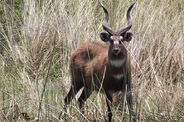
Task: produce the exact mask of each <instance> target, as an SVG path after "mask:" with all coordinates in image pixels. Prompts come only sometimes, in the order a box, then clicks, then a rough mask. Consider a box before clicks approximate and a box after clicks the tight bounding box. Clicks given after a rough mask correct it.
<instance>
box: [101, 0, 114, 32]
mask: <svg viewBox="0 0 184 122" xmlns="http://www.w3.org/2000/svg"><path fill="white" fill-rule="evenodd" d="M98 2H99V4H100V5H101V6H102V8H103V10H104V13H105V20H104V21H103V24H102V26H103V29H104V30H105V31H107V32H108V33H109V34H110V35H114V31H113V30H112V29H111V28H110V27H109V26H108V25H107V22H108V21H109V13H108V11H107V9H106V8H105V7H104V5H103V4H102V3H101V2H100V0H98Z"/></svg>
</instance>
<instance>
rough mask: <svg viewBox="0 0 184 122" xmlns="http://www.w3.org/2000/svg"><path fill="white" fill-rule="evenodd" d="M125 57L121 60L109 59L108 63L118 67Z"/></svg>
mask: <svg viewBox="0 0 184 122" xmlns="http://www.w3.org/2000/svg"><path fill="white" fill-rule="evenodd" d="M125 61H126V60H125V58H124V59H123V60H110V64H111V65H112V66H114V67H120V66H122V65H123V64H124V63H125Z"/></svg>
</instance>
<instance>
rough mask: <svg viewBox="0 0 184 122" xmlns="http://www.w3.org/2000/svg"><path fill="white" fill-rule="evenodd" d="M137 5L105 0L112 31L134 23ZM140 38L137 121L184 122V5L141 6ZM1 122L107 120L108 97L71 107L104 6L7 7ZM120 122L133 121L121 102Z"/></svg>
mask: <svg viewBox="0 0 184 122" xmlns="http://www.w3.org/2000/svg"><path fill="white" fill-rule="evenodd" d="M132 2H133V1H132V0H130V1H129V0H121V1H115V0H108V1H107V0H106V1H105V0H103V3H104V5H105V6H106V7H107V9H108V10H109V12H110V26H111V27H112V28H114V29H115V30H118V29H119V28H120V27H121V26H124V25H126V24H127V20H126V15H125V14H126V10H127V8H128V7H129V5H130V4H131V3H132ZM131 16H132V20H133V22H134V23H133V27H132V29H131V31H132V32H133V33H134V38H133V40H132V41H131V42H130V43H127V46H128V51H129V53H130V55H131V59H132V83H133V96H134V111H135V119H136V120H137V121H181V120H184V104H183V103H184V2H183V1H182V0H155V1H148V0H137V3H136V5H135V7H134V8H133V10H132V13H131ZM0 17H1V19H0V121H27V120H38V119H39V120H40V121H59V119H58V116H59V114H60V112H61V111H62V112H61V121H66V120H67V121H68V120H70V121H77V120H79V121H91V120H97V121H105V119H107V108H106V105H105V104H106V103H105V98H104V95H103V94H100V93H94V94H93V95H92V96H91V97H90V98H89V99H88V100H87V102H86V103H85V107H84V109H85V111H86V112H85V113H84V114H82V113H81V111H80V110H79V108H78V106H77V104H76V103H77V102H76V100H77V98H76V99H75V100H73V102H72V103H71V104H70V105H69V106H68V107H67V110H66V109H65V107H64V101H63V100H64V97H65V96H66V94H67V92H68V90H69V87H70V74H69V60H70V56H71V53H72V51H73V50H74V49H75V48H76V47H77V46H78V45H79V44H80V43H83V42H85V41H88V40H94V41H95V40H96V41H97V40H98V41H100V38H99V33H100V32H102V31H103V30H102V21H103V19H104V13H103V10H102V8H101V7H100V6H99V4H98V2H97V0H95V1H94V0H45V1H44V0H38V1H35V0H15V1H11V2H8V1H6V0H1V1H0ZM114 96H115V98H114V99H115V102H114V103H113V121H121V120H124V121H128V120H129V117H128V116H129V113H128V112H123V111H122V110H121V107H120V106H121V102H120V99H121V98H119V97H116V95H114Z"/></svg>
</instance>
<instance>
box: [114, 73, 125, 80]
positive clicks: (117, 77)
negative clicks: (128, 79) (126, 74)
mask: <svg viewBox="0 0 184 122" xmlns="http://www.w3.org/2000/svg"><path fill="white" fill-rule="evenodd" d="M113 77H114V78H115V79H117V80H121V79H122V78H123V74H116V75H113Z"/></svg>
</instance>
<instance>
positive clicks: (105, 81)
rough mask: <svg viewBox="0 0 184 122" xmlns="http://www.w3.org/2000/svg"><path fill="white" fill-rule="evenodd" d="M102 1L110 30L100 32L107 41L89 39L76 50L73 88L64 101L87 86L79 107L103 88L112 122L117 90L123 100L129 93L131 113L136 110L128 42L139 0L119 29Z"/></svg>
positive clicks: (127, 97) (72, 58)
mask: <svg viewBox="0 0 184 122" xmlns="http://www.w3.org/2000/svg"><path fill="white" fill-rule="evenodd" d="M98 2H99V4H100V6H101V7H102V8H103V11H104V13H105V19H104V21H103V23H102V27H103V29H104V30H105V31H106V32H102V33H100V38H101V40H102V41H103V42H98V41H88V42H86V43H83V44H82V45H80V46H79V47H78V48H77V49H76V50H75V51H74V52H73V53H72V56H71V64H70V72H71V88H70V90H69V92H68V95H67V96H66V97H65V99H64V102H65V105H67V104H69V103H70V102H71V100H72V98H73V97H74V96H75V95H76V94H77V93H78V91H79V90H80V89H81V88H83V91H82V93H81V96H80V97H79V98H78V104H79V107H80V108H82V107H83V104H84V102H85V101H86V100H87V99H88V98H89V96H90V95H91V93H92V92H93V91H95V90H96V91H98V90H100V89H102V91H103V93H105V94H106V96H107V97H106V103H107V108H108V120H109V122H110V121H111V120H112V111H111V107H110V106H111V103H112V102H113V101H112V100H113V99H112V94H113V93H115V92H118V91H122V93H123V94H122V98H123V101H122V102H123V103H124V102H125V97H126V100H127V104H128V108H129V112H130V114H131V112H132V92H131V64H130V56H129V55H128V51H127V49H126V47H125V45H124V42H129V41H131V39H132V36H133V34H132V33H131V32H128V31H129V30H130V29H131V27H132V20H131V17H130V12H131V10H132V8H133V6H134V4H135V2H136V1H134V3H133V4H131V6H130V7H129V8H128V11H127V20H128V25H127V26H126V27H123V28H121V29H120V30H119V31H118V32H115V31H113V30H112V29H111V27H109V26H108V25H107V23H108V20H109V14H108V11H107V9H106V8H105V7H104V5H103V4H102V3H101V1H100V0H98ZM104 42H105V43H104ZM107 42H109V43H107Z"/></svg>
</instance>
